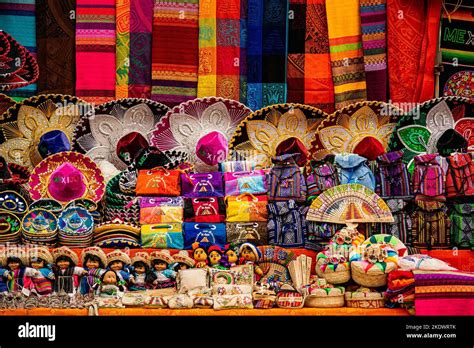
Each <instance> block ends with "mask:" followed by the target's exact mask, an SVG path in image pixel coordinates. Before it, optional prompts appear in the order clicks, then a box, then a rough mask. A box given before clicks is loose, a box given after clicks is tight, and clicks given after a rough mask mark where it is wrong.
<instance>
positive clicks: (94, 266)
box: [80, 247, 107, 295]
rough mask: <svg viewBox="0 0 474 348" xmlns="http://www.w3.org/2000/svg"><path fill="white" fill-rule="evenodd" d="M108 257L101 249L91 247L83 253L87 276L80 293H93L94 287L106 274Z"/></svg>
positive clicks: (82, 280)
mask: <svg viewBox="0 0 474 348" xmlns="http://www.w3.org/2000/svg"><path fill="white" fill-rule="evenodd" d="M106 263H107V256H106V255H105V253H104V252H103V251H102V249H101V248H99V247H89V248H85V249H84V250H83V251H82V266H83V267H84V270H86V272H87V274H86V275H85V276H84V277H82V279H81V283H80V293H81V294H82V295H86V294H89V293H91V292H93V289H92V287H93V286H94V284H95V283H96V282H98V280H99V279H100V277H102V275H103V274H104V272H105V265H106Z"/></svg>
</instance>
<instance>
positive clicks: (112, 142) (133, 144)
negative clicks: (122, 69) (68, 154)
mask: <svg viewBox="0 0 474 348" xmlns="http://www.w3.org/2000/svg"><path fill="white" fill-rule="evenodd" d="M168 111H169V108H168V107H167V106H166V105H163V104H161V103H158V102H155V101H153V100H149V99H141V98H124V99H119V100H114V101H111V102H108V103H105V104H101V105H99V106H97V107H95V108H94V110H93V111H92V112H91V113H89V114H87V115H86V116H85V117H82V118H81V121H80V122H79V124H78V125H77V127H76V130H75V132H74V149H75V150H76V151H79V152H82V153H85V154H86V155H87V156H89V157H90V158H92V159H93V160H94V161H95V162H97V163H98V162H100V161H104V160H106V161H108V162H110V163H112V164H113V165H114V166H115V167H116V168H117V169H118V170H124V169H125V168H127V166H128V165H130V164H131V163H132V161H133V159H134V157H135V155H136V154H137V153H138V151H140V150H141V149H142V148H146V147H147V146H148V145H149V142H148V134H149V133H150V132H151V131H153V129H154V127H155V124H156V123H157V122H158V121H159V120H160V119H161V117H163V116H164V115H165V114H166V112H168Z"/></svg>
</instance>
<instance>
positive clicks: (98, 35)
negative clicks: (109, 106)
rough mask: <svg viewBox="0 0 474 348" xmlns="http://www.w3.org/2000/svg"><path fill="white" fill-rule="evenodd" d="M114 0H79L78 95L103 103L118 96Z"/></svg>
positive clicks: (77, 40) (77, 11)
mask: <svg viewBox="0 0 474 348" xmlns="http://www.w3.org/2000/svg"><path fill="white" fill-rule="evenodd" d="M115 44H116V42H115V0H100V1H96V0H77V8H76V95H77V96H78V97H80V98H82V99H84V100H86V101H88V102H91V103H95V104H101V103H105V102H107V101H110V100H113V99H114V98H115Z"/></svg>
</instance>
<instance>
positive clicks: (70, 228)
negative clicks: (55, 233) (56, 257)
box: [58, 206, 94, 247]
mask: <svg viewBox="0 0 474 348" xmlns="http://www.w3.org/2000/svg"><path fill="white" fill-rule="evenodd" d="M58 229H59V241H60V242H61V244H62V245H66V244H67V245H68V246H82V247H84V246H88V245H90V243H91V242H92V235H93V232H94V219H93V217H92V215H91V214H90V213H89V212H88V211H87V210H86V209H84V208H81V207H76V206H71V207H69V208H66V209H64V210H63V212H62V213H61V214H60V215H59V217H58Z"/></svg>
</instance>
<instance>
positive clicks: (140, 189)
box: [135, 167, 181, 196]
mask: <svg viewBox="0 0 474 348" xmlns="http://www.w3.org/2000/svg"><path fill="white" fill-rule="evenodd" d="M180 175H181V171H180V170H168V169H165V168H162V167H157V168H153V169H149V170H146V169H142V170H139V171H138V178H137V186H136V189H135V191H136V194H137V196H179V195H180V194H181V187H180V184H179V178H180Z"/></svg>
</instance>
